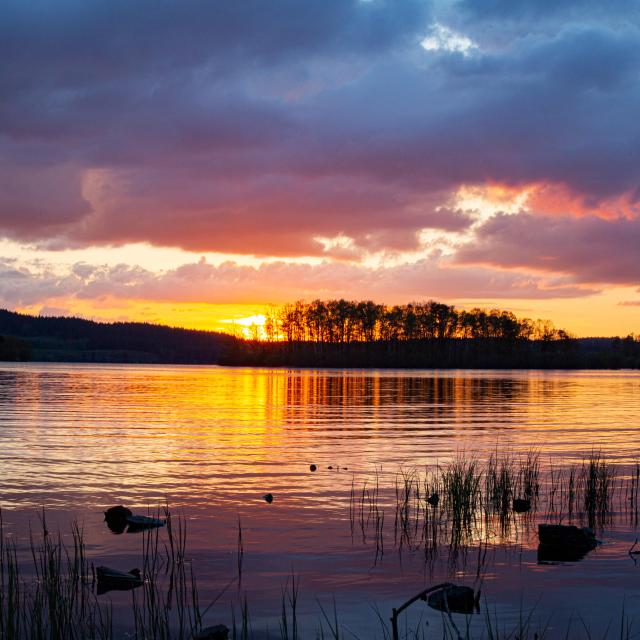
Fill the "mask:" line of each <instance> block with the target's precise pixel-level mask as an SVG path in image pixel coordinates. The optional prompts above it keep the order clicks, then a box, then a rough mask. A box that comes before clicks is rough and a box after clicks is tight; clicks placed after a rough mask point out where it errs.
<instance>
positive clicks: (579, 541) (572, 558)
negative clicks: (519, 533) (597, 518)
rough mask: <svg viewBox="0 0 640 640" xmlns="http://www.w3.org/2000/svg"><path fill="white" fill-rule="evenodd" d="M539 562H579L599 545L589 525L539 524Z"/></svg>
mask: <svg viewBox="0 0 640 640" xmlns="http://www.w3.org/2000/svg"><path fill="white" fill-rule="evenodd" d="M538 540H539V541H540V544H539V545H538V561H539V562H577V561H578V560H581V559H582V558H584V556H585V555H587V553H589V551H592V550H593V549H595V548H596V547H597V546H598V541H597V540H596V536H595V533H594V532H593V529H589V527H581V528H579V527H576V526H575V525H564V524H541V525H538Z"/></svg>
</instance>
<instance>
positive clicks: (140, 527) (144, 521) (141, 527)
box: [127, 516, 167, 533]
mask: <svg viewBox="0 0 640 640" xmlns="http://www.w3.org/2000/svg"><path fill="white" fill-rule="evenodd" d="M127 524H128V525H129V528H128V529H127V533H137V532H138V531H146V530H147V529H157V528H158V527H164V525H165V524H167V521H166V520H161V519H160V518H150V517H149V516H129V517H128V518H127Z"/></svg>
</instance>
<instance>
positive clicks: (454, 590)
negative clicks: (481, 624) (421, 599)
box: [427, 584, 480, 613]
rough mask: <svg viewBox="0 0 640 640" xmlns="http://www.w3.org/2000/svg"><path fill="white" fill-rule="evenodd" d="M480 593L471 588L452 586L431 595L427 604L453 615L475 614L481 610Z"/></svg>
mask: <svg viewBox="0 0 640 640" xmlns="http://www.w3.org/2000/svg"><path fill="white" fill-rule="evenodd" d="M479 603H480V592H479V591H478V593H477V594H476V593H475V591H474V590H473V589H472V588H471V587H460V586H458V585H455V584H452V585H449V586H446V587H443V588H442V589H439V590H438V591H434V592H433V593H431V594H429V597H428V599H427V604H428V605H429V606H430V607H431V608H432V609H437V610H438V611H450V612H451V613H473V612H474V611H476V612H477V611H478V610H479Z"/></svg>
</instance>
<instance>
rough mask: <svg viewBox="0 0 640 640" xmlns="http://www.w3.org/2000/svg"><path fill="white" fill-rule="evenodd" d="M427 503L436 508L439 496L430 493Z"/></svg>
mask: <svg viewBox="0 0 640 640" xmlns="http://www.w3.org/2000/svg"><path fill="white" fill-rule="evenodd" d="M427 502H428V503H429V504H430V505H431V506H432V507H437V506H438V502H440V496H439V495H438V494H437V493H432V494H431V495H430V496H429V497H428V498H427Z"/></svg>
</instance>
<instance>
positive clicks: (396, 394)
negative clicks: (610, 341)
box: [283, 371, 553, 426]
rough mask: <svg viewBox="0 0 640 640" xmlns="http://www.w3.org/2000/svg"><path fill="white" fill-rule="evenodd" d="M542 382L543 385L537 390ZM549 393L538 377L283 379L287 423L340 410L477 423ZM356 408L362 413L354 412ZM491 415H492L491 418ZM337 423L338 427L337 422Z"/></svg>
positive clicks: (321, 375)
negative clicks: (543, 387)
mask: <svg viewBox="0 0 640 640" xmlns="http://www.w3.org/2000/svg"><path fill="white" fill-rule="evenodd" d="M540 385H544V386H545V387H546V388H545V389H540V388H539V387H540ZM550 392H553V388H552V387H551V386H550V385H548V384H546V383H544V381H542V380H539V379H533V380H532V379H529V378H526V377H523V378H515V379H514V378H501V377H480V376H470V377H465V376H440V375H433V376H411V375H403V374H397V375H388V374H380V373H375V372H374V373H363V374H358V373H354V372H347V371H345V372H290V373H289V374H288V376H287V380H286V390H285V393H286V398H285V399H284V402H283V405H284V406H285V407H286V412H287V414H288V415H287V417H288V421H289V422H291V421H292V420H295V419H296V418H300V417H303V416H304V417H306V418H307V419H314V418H316V419H318V418H319V419H326V418H327V417H328V416H331V415H337V414H339V413H340V412H344V414H345V415H347V413H350V415H351V418H352V419H353V420H359V419H362V418H376V417H379V418H380V419H384V420H386V421H393V420H396V421H397V422H404V421H406V420H407V419H409V418H411V419H414V420H416V421H438V422H445V421H447V420H449V421H450V422H451V423H458V422H461V421H464V422H468V421H469V420H471V419H473V416H472V413H473V412H477V414H478V415H477V416H476V417H475V422H476V423H477V424H476V426H480V425H482V423H485V422H486V421H487V419H488V417H490V415H489V416H487V415H483V414H484V413H485V412H486V411H488V412H489V414H497V413H498V412H499V414H500V422H501V423H506V422H508V421H507V420H505V417H504V416H505V414H509V413H511V412H512V411H513V410H514V408H515V407H517V406H519V405H520V406H521V405H522V404H523V403H525V402H527V401H528V400H529V399H530V398H531V396H532V395H533V396H538V395H539V394H545V393H550ZM358 409H360V410H361V412H360V413H359V412H358ZM492 419H493V418H492ZM335 426H338V425H335Z"/></svg>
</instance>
